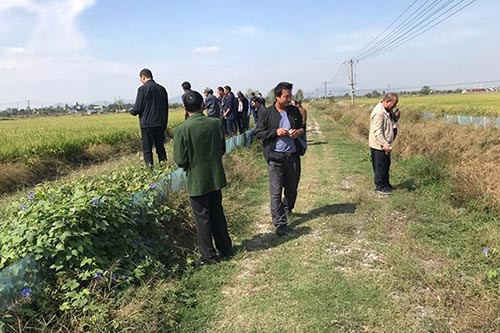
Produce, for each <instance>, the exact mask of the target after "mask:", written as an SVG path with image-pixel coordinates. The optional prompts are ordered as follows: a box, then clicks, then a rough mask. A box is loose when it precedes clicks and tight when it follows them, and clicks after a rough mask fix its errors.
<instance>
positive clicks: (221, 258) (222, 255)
mask: <svg viewBox="0 0 500 333" xmlns="http://www.w3.org/2000/svg"><path fill="white" fill-rule="evenodd" d="M233 256H234V251H231V252H229V253H225V254H222V253H221V254H220V260H229V259H231V258H232V257H233Z"/></svg>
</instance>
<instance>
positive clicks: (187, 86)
mask: <svg viewBox="0 0 500 333" xmlns="http://www.w3.org/2000/svg"><path fill="white" fill-rule="evenodd" d="M181 87H182V91H184V93H183V94H182V96H181V100H182V101H183V100H184V96H185V95H186V93H187V92H188V91H191V83H189V82H188V81H184V82H182V84H181ZM188 118H189V115H188V113H187V112H185V113H184V120H186V119H188Z"/></svg>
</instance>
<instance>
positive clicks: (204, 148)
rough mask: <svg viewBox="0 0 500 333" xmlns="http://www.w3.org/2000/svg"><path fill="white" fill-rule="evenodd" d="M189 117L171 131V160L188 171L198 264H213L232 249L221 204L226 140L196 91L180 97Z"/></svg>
mask: <svg viewBox="0 0 500 333" xmlns="http://www.w3.org/2000/svg"><path fill="white" fill-rule="evenodd" d="M182 101H183V103H184V108H185V110H186V112H187V113H188V115H189V118H188V119H187V120H186V121H185V122H183V123H182V124H180V125H179V126H178V127H177V128H176V129H175V131H174V161H175V162H176V163H177V164H178V165H179V167H181V168H182V169H184V171H185V172H186V173H187V180H186V187H187V192H188V194H189V198H190V202H191V207H192V209H193V214H194V216H195V220H196V233H197V240H198V247H199V249H200V252H201V259H200V260H198V262H197V265H198V266H199V265H206V264H214V263H216V262H217V261H218V260H219V256H217V253H216V251H215V248H214V244H213V242H214V241H215V247H216V248H217V250H218V251H219V253H220V257H221V258H222V259H224V258H228V257H230V256H231V255H232V253H233V247H232V242H231V238H230V236H229V232H228V230H227V222H226V217H225V215H224V210H223V207H222V191H221V190H222V188H224V187H225V186H226V176H225V173H224V167H223V165H222V155H224V153H225V151H226V142H225V140H224V132H223V129H222V122H221V121H220V119H215V118H211V117H206V116H205V115H203V112H202V111H203V97H202V96H201V95H200V94H199V93H198V92H196V91H190V92H187V93H186V94H185V95H184V96H183V99H182Z"/></svg>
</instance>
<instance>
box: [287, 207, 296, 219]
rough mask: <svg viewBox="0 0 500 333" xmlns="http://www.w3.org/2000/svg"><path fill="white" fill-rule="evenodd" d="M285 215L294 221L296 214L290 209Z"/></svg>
mask: <svg viewBox="0 0 500 333" xmlns="http://www.w3.org/2000/svg"><path fill="white" fill-rule="evenodd" d="M285 214H286V217H287V218H289V219H292V218H294V217H295V214H293V212H292V210H290V209H287V210H285Z"/></svg>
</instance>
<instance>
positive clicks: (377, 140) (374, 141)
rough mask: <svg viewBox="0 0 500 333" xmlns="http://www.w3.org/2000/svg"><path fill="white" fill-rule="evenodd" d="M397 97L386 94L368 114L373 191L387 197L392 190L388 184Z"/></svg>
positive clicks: (396, 118) (397, 115)
mask: <svg viewBox="0 0 500 333" xmlns="http://www.w3.org/2000/svg"><path fill="white" fill-rule="evenodd" d="M398 99H399V97H398V95H396V94H395V93H387V94H386V95H385V96H384V99H383V100H382V101H380V102H379V103H378V104H377V105H376V106H375V107H374V108H373V110H372V112H371V114H370V134H369V137H368V143H369V146H370V153H371V159H372V167H373V173H374V182H375V191H376V192H377V193H380V194H384V195H389V194H391V191H392V189H393V187H392V185H391V183H390V182H389V169H390V167H391V151H392V144H393V142H394V138H395V133H394V125H395V123H396V122H397V121H398V120H399V116H400V114H399V110H396V111H395V112H394V113H393V110H394V109H395V107H396V105H397V104H398Z"/></svg>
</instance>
